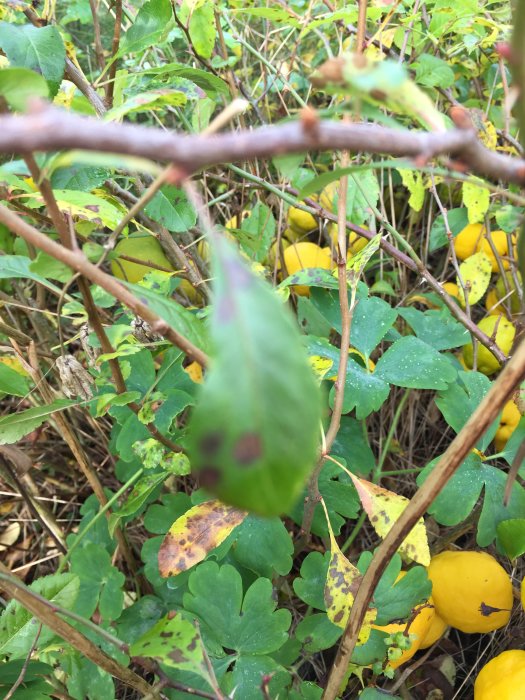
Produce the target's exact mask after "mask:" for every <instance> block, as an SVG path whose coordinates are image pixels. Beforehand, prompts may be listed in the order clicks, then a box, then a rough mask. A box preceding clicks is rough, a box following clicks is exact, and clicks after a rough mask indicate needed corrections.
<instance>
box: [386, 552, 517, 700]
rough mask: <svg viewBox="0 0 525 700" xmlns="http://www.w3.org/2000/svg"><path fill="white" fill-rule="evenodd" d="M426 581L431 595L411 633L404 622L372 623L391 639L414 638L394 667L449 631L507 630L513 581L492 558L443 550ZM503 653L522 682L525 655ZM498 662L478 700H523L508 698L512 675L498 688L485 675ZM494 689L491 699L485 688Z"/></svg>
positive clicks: (479, 687) (482, 679) (480, 686)
mask: <svg viewBox="0 0 525 700" xmlns="http://www.w3.org/2000/svg"><path fill="white" fill-rule="evenodd" d="M404 575H405V572H401V574H400V575H399V576H398V580H399V579H400V578H402V577H403V576H404ZM428 577H429V579H430V580H431V582H432V596H431V597H430V598H429V600H428V601H427V602H426V603H424V604H422V605H419V606H418V607H417V608H416V609H415V610H414V615H413V616H412V621H411V622H410V624H409V626H408V630H407V625H406V623H404V624H397V623H392V624H389V625H384V626H375V625H374V627H375V629H379V630H382V631H384V632H388V633H389V634H390V635H392V634H395V633H396V632H408V633H409V634H410V635H411V638H412V644H411V646H410V648H409V649H406V650H403V651H402V653H401V655H398V656H397V657H393V658H392V660H391V661H390V662H389V663H390V666H391V667H392V668H398V667H399V666H401V665H402V664H404V663H406V662H407V661H409V660H410V659H411V658H412V657H413V656H414V654H415V653H416V652H417V651H419V650H421V649H427V648H428V647H430V646H432V644H434V643H435V642H437V641H438V639H440V637H442V636H443V634H444V633H445V631H446V630H447V629H448V627H455V628H456V629H458V630H460V631H461V632H467V633H484V632H492V631H494V630H496V629H500V628H501V627H504V626H505V625H506V624H507V623H508V621H509V619H510V614H511V609H512V603H513V591H512V583H511V580H510V578H509V576H508V574H507V573H506V571H505V569H504V568H503V567H502V566H501V565H500V564H499V563H498V562H497V561H496V560H495V559H494V557H492V556H491V555H490V554H487V553H486V552H474V551H454V552H453V551H447V552H442V553H441V554H437V555H436V556H435V557H433V558H432V559H431V561H430V565H429V567H428ZM522 602H523V603H525V587H524V588H523V590H522ZM505 654H507V655H508V654H510V655H512V656H511V657H509V656H507V657H505V659H506V661H505V663H507V664H509V666H508V667H509V672H512V673H513V674H517V675H518V676H519V677H520V678H523V677H524V675H525V652H521V654H522V655H521V656H519V657H515V656H514V655H515V654H516V652H505ZM501 656H504V655H503V654H502V655H501ZM497 659H500V657H497ZM495 661H496V659H493V660H492V661H491V662H490V663H489V664H487V666H486V667H485V668H484V669H483V670H482V671H481V673H480V674H479V677H478V680H477V681H476V689H475V700H489V699H490V700H496V698H498V700H514V698H516V700H517V698H518V697H523V696H517V695H516V696H514V695H508V694H505V692H507V691H508V688H509V687H511V685H509V684H511V683H512V679H511V680H509V678H508V677H503V678H498V679H497V681H498V683H499V684H500V686H498V687H496V686H497V683H495V680H496V679H494V677H493V674H492V673H489V672H486V671H485V669H486V668H487V667H489V666H490V664H494V662H495ZM514 678H516V675H514ZM493 686H494V687H495V690H497V691H498V693H496V694H494V695H489V694H488V691H487V688H488V689H490V688H492V687H493Z"/></svg>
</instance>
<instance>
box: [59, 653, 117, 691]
mask: <svg viewBox="0 0 525 700" xmlns="http://www.w3.org/2000/svg"><path fill="white" fill-rule="evenodd" d="M60 667H61V669H62V670H63V671H64V672H65V673H66V674H67V676H68V677H67V689H68V692H69V693H70V694H71V695H72V697H74V698H82V699H83V700H84V698H86V700H98V699H99V698H107V699H108V700H110V699H111V700H113V698H115V686H114V683H113V678H112V677H111V676H110V675H109V673H108V672H107V671H104V670H103V669H102V668H100V666H97V665H96V664H94V663H93V661H90V660H89V659H86V658H85V657H83V656H81V655H80V653H78V652H74V653H73V654H72V653H69V654H67V655H61V656H60Z"/></svg>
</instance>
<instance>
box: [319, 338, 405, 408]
mask: <svg viewBox="0 0 525 700" xmlns="http://www.w3.org/2000/svg"><path fill="white" fill-rule="evenodd" d="M398 342H399V341H398ZM389 393H390V386H389V383H388V381H385V380H384V379H383V378H382V377H381V376H380V375H378V374H377V372H373V373H371V372H369V371H368V370H367V369H365V368H364V367H362V366H361V365H360V364H358V363H357V362H356V361H355V360H353V359H352V358H350V357H349V358H348V367H347V370H346V380H345V394H344V398H343V413H350V411H351V410H352V409H354V408H355V409H356V418H357V419H358V420H361V419H362V418H366V417H367V416H368V415H370V414H371V413H372V411H378V410H379V409H380V408H381V406H382V405H383V403H384V402H385V401H386V399H387V398H388V394H389ZM333 401H334V389H333V388H332V390H331V392H330V405H331V406H333Z"/></svg>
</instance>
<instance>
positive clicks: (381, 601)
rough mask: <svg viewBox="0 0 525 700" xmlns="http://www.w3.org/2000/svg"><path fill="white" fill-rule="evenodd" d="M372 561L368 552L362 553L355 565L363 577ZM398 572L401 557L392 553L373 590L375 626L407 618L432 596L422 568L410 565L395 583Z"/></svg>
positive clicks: (424, 570) (428, 581) (429, 584)
mask: <svg viewBox="0 0 525 700" xmlns="http://www.w3.org/2000/svg"><path fill="white" fill-rule="evenodd" d="M371 561H372V553H371V552H363V553H362V554H361V556H360V557H359V561H358V562H357V568H358V569H359V571H360V572H361V573H362V574H364V573H365V572H366V570H367V569H368V567H369V566H370V562H371ZM400 571H401V557H400V556H399V554H396V555H395V556H394V557H393V559H392V560H391V562H390V564H389V565H388V567H387V569H386V570H385V572H384V574H383V575H382V576H381V579H380V581H379V583H378V585H377V587H376V590H375V593H374V598H373V603H372V604H373V606H374V607H375V608H377V619H376V624H378V625H386V624H388V623H389V622H391V621H392V620H403V619H406V618H407V617H409V615H410V613H411V611H412V609H413V608H414V607H415V606H416V605H418V604H420V603H424V602H426V601H427V600H428V598H429V597H430V595H431V593H432V584H431V583H430V580H429V578H428V576H427V572H426V569H425V568H424V567H422V566H414V567H412V568H411V569H409V570H408V572H407V573H406V574H405V576H403V578H402V579H400V580H399V581H397V582H396V579H397V577H398V575H399V572H400Z"/></svg>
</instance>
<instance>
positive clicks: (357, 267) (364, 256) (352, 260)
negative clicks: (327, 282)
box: [332, 233, 381, 293]
mask: <svg viewBox="0 0 525 700" xmlns="http://www.w3.org/2000/svg"><path fill="white" fill-rule="evenodd" d="M380 242H381V234H380V233H377V234H376V235H375V236H374V237H373V238H371V239H370V240H369V241H368V243H367V244H366V245H365V247H364V248H362V249H361V250H360V251H359V252H358V253H356V254H355V255H352V257H349V258H348V260H347V263H346V277H347V280H348V284H349V286H350V287H351V288H352V290H353V291H354V293H355V290H356V289H357V283H358V282H359V276H360V274H361V272H362V271H363V270H364V269H365V265H366V264H367V262H368V261H369V260H370V258H371V257H372V255H373V254H374V253H375V252H376V251H377V250H378V249H379V244H380ZM332 274H333V276H334V277H337V275H338V272H337V270H334V271H333V273H332Z"/></svg>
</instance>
